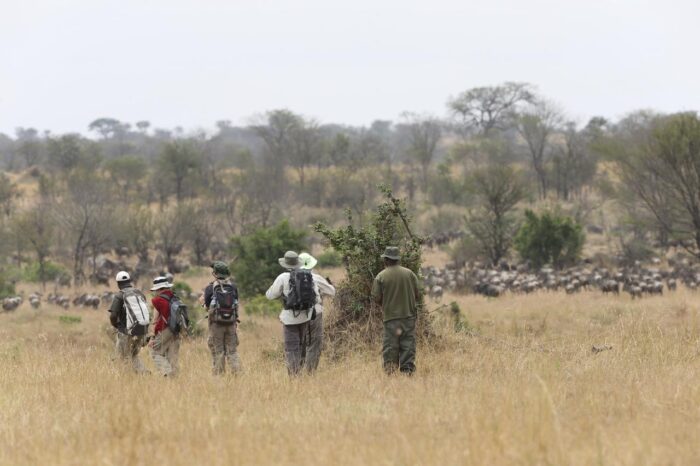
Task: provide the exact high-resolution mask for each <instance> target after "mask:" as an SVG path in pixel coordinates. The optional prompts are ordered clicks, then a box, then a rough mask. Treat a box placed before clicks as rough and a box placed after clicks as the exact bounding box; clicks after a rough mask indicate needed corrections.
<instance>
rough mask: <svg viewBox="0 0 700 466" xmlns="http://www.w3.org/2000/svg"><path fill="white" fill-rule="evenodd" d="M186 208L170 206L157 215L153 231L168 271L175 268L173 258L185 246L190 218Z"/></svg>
mask: <svg viewBox="0 0 700 466" xmlns="http://www.w3.org/2000/svg"><path fill="white" fill-rule="evenodd" d="M188 213H189V212H188V210H187V209H181V208H179V206H172V207H170V208H168V209H166V210H165V211H164V212H163V213H161V214H160V215H159V216H158V221H157V222H156V227H155V233H156V239H157V240H158V243H159V246H160V249H161V252H162V253H163V255H164V256H165V264H166V266H167V268H168V270H170V271H174V270H175V269H176V264H175V259H176V256H177V255H178V254H180V252H182V249H183V248H184V246H185V241H186V240H187V234H188V229H189V228H190V219H189V218H188V217H187V215H188Z"/></svg>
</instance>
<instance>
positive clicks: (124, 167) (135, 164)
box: [105, 155, 147, 204]
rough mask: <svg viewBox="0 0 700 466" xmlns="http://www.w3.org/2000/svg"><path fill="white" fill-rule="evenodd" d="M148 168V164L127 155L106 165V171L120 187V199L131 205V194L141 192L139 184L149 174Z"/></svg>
mask: <svg viewBox="0 0 700 466" xmlns="http://www.w3.org/2000/svg"><path fill="white" fill-rule="evenodd" d="M146 168H147V166H146V162H145V161H144V160H143V159H142V158H140V157H137V156H133V155H125V156H124V157H118V158H115V159H111V160H109V161H107V163H105V169H106V170H107V172H108V173H109V177H110V179H111V180H112V182H113V183H114V184H115V185H116V186H117V187H118V190H119V195H120V198H121V200H122V202H124V203H125V204H128V203H129V200H130V193H131V192H132V191H138V190H139V184H140V183H141V181H142V180H143V179H144V177H145V176H146V173H147V172H146Z"/></svg>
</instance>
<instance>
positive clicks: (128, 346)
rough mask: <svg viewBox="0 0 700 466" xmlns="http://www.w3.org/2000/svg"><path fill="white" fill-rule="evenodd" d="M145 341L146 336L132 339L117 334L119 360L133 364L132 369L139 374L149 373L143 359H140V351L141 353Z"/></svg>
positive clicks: (128, 336) (125, 335)
mask: <svg viewBox="0 0 700 466" xmlns="http://www.w3.org/2000/svg"><path fill="white" fill-rule="evenodd" d="M145 341H146V337H145V336H139V337H132V336H130V335H127V334H125V333H121V332H117V342H116V353H117V359H119V360H121V361H123V362H127V363H131V368H132V369H133V370H134V372H136V373H138V374H142V373H145V372H148V370H146V368H145V367H144V365H143V363H142V362H141V358H139V351H141V347H142V346H143V344H144V342H145Z"/></svg>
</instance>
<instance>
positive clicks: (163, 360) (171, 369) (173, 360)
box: [148, 276, 180, 377]
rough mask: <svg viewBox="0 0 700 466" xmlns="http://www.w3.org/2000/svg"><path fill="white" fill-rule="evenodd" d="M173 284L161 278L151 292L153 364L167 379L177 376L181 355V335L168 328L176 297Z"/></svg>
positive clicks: (158, 278)
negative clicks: (173, 301)
mask: <svg viewBox="0 0 700 466" xmlns="http://www.w3.org/2000/svg"><path fill="white" fill-rule="evenodd" d="M172 287H173V284H172V283H171V282H170V281H169V279H168V277H166V276H160V277H156V278H155V279H154V280H153V286H152V287H151V292H152V293H153V294H154V296H153V298H152V299H151V304H152V305H153V308H154V309H155V316H154V319H153V321H154V326H153V336H152V338H151V341H150V342H149V344H148V345H149V346H150V347H151V357H152V358H153V363H154V364H155V366H156V368H157V369H158V370H159V371H160V373H161V374H162V375H164V376H166V377H171V376H174V375H176V374H177V371H178V360H179V353H180V335H176V334H174V333H173V332H172V331H171V330H170V328H169V327H168V319H169V318H170V303H171V302H172V300H173V297H174V296H175V293H173V290H172Z"/></svg>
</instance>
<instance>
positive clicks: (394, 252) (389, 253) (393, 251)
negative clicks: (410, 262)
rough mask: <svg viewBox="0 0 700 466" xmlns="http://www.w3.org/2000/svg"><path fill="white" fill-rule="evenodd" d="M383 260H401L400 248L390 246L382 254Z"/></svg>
mask: <svg viewBox="0 0 700 466" xmlns="http://www.w3.org/2000/svg"><path fill="white" fill-rule="evenodd" d="M382 258H383V259H391V260H394V261H397V260H401V255H400V254H399V248H397V247H396V246H388V247H387V248H386V249H385V250H384V254H382Z"/></svg>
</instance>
